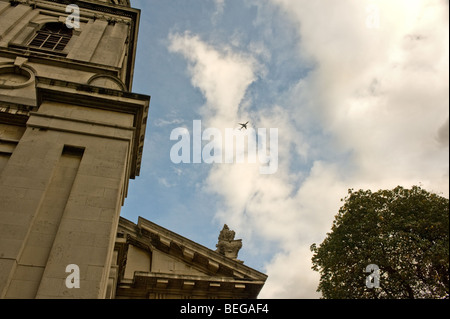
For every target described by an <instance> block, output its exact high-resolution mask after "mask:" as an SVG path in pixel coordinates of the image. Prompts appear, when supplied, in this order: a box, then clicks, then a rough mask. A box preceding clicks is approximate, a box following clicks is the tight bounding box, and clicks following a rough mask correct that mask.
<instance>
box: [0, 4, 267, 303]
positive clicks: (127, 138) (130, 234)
mask: <svg viewBox="0 0 450 319" xmlns="http://www.w3.org/2000/svg"><path fill="white" fill-rule="evenodd" d="M73 2H75V3H76V6H75V7H74V6H73V5H72V1H70V0H11V1H8V0H0V298H255V297H256V296H257V295H258V293H259V291H260V289H261V288H262V286H263V285H264V282H265V280H266V278H267V277H266V275H264V274H262V273H260V272H258V271H256V270H253V269H251V268H249V267H247V266H245V265H243V263H242V262H240V261H239V260H237V255H236V256H235V257H236V258H233V256H234V255H226V254H225V253H224V251H225V250H226V249H225V250H224V247H225V248H226V247H231V246H233V247H235V246H236V244H237V246H239V243H236V241H235V240H234V238H233V239H231V240H230V242H229V243H228V244H227V243H224V242H223V241H222V242H221V241H219V243H218V251H213V250H210V249H208V248H206V247H203V246H201V245H199V244H197V243H194V242H192V241H190V240H188V239H186V238H184V237H182V236H180V235H177V234H175V233H173V232H170V231H169V230H166V229H164V228H162V227H160V226H158V225H155V224H153V223H151V222H150V221H147V220H145V219H143V218H140V219H139V221H138V223H137V225H136V224H134V223H132V222H130V221H128V220H126V219H124V218H122V217H120V209H121V207H122V205H123V204H124V201H125V198H126V195H127V190H128V182H129V179H134V178H135V177H137V176H139V171H140V165H141V160H142V152H143V147H144V145H143V143H144V137H145V130H146V122H147V117H148V113H149V104H150V97H149V96H146V95H142V94H136V93H132V82H133V70H134V64H135V56H136V44H137V36H138V29H139V19H140V11H139V10H137V9H133V8H131V6H130V3H129V1H127V0H103V1H100V0H97V1H94V0H78V1H73ZM77 16H79V21H77V20H76V19H74V17H77ZM72 22H79V24H78V25H74V24H71V23H72ZM233 237H234V235H233ZM239 247H240V246H239ZM219 248H220V249H219ZM228 253H229V252H228ZM236 254H237V253H236ZM230 256H231V257H230Z"/></svg>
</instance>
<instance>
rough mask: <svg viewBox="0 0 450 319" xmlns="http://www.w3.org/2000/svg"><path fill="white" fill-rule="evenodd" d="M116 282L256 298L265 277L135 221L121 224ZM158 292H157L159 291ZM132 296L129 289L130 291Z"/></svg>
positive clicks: (182, 239)
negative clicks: (117, 278)
mask: <svg viewBox="0 0 450 319" xmlns="http://www.w3.org/2000/svg"><path fill="white" fill-rule="evenodd" d="M116 250H117V251H118V265H119V273H120V274H121V275H120V276H119V277H120V278H119V282H122V286H121V287H122V288H124V289H125V287H128V288H133V287H134V288H135V289H137V288H138V287H141V289H144V288H145V287H146V288H145V289H149V290H150V291H154V290H155V289H156V290H158V289H159V290H161V289H168V287H170V289H171V290H172V291H173V290H176V291H185V290H186V289H197V290H201V291H203V292H204V291H209V292H211V291H213V292H214V291H216V293H224V292H226V293H228V295H229V296H233V294H236V293H242V294H243V293H244V292H245V293H246V295H245V294H244V295H243V296H247V297H248V298H252V297H256V296H257V294H258V293H259V291H260V289H261V288H262V286H263V285H264V282H265V280H266V279H267V276H266V275H265V274H263V273H261V272H259V271H257V270H255V269H252V268H250V267H248V266H246V265H244V264H243V263H242V262H240V261H237V260H234V259H231V258H228V257H225V256H224V255H222V254H220V253H218V252H216V251H214V250H211V249H209V248H207V247H205V246H202V245H200V244H198V243H195V242H193V241H191V240H189V239H187V238H185V237H182V236H180V235H179V234H176V233H174V232H172V231H169V230H167V229H165V228H163V227H161V226H159V225H156V224H154V223H152V222H150V221H148V220H146V219H144V218H141V217H140V218H139V220H138V223H137V225H136V224H134V223H132V222H131V221H128V220H126V219H124V218H121V219H120V222H119V228H118V238H117V240H116ZM159 290H158V291H159ZM130 291H131V290H130Z"/></svg>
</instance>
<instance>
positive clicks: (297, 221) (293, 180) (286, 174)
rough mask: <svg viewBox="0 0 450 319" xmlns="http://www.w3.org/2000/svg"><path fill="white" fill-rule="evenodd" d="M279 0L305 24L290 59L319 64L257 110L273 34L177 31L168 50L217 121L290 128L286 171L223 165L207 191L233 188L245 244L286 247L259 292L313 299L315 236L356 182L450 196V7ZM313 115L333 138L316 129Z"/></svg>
mask: <svg viewBox="0 0 450 319" xmlns="http://www.w3.org/2000/svg"><path fill="white" fill-rule="evenodd" d="M269 2H271V3H272V4H275V5H277V6H279V7H280V8H281V9H282V10H283V11H284V12H285V16H289V18H290V19H291V21H292V23H293V24H295V25H296V26H297V29H298V33H299V35H300V37H299V39H300V43H299V46H298V48H299V49H300V51H299V52H296V54H297V58H298V60H297V61H292V63H298V61H305V60H308V61H310V62H313V63H314V64H315V65H316V67H315V69H314V70H312V71H311V72H310V73H309V74H308V75H307V76H306V77H305V78H303V79H302V80H301V81H299V82H298V83H296V85H293V86H292V87H291V88H290V89H289V90H286V91H287V97H286V96H284V97H283V99H281V97H280V100H279V101H277V103H278V104H274V105H273V107H272V108H266V109H264V110H261V109H260V110H251V111H250V109H249V108H247V106H248V104H251V102H252V101H251V100H248V98H247V97H246V92H247V91H248V89H249V87H250V86H251V85H252V83H254V82H255V81H257V80H258V77H259V76H260V75H261V74H262V73H263V69H264V66H262V65H261V64H262V62H264V63H269V61H270V59H271V57H272V56H273V53H272V52H270V49H271V48H269V47H268V46H267V45H266V44H264V43H258V48H259V49H258V50H257V49H256V47H249V48H247V50H248V51H246V50H245V49H243V50H241V51H240V52H239V51H238V50H237V49H236V48H235V47H234V49H231V48H230V47H229V46H227V45H226V44H224V45H223V46H217V45H216V46H212V45H210V44H208V43H205V42H204V41H202V40H201V39H200V38H199V37H198V36H196V35H192V34H191V33H189V32H186V33H184V34H172V35H170V41H171V45H170V50H171V52H176V53H179V54H182V55H183V57H184V58H185V59H186V60H187V61H188V63H189V64H188V71H189V75H190V77H191V83H192V85H193V86H194V87H196V88H198V89H199V90H200V91H201V92H202V94H203V95H204V97H205V99H206V104H205V105H204V107H203V110H202V115H203V120H204V121H205V122H206V123H207V125H209V126H212V127H216V128H219V129H223V128H226V127H230V125H235V123H236V122H237V121H240V120H241V119H242V118H244V117H245V118H251V120H252V125H253V126H254V127H266V128H269V127H277V128H279V129H280V133H279V170H278V172H277V173H276V174H273V175H261V174H259V172H258V165H253V164H234V165H232V164H221V165H215V166H212V167H211V170H210V173H209V176H208V177H207V179H206V180H205V181H204V183H203V190H204V191H207V192H211V193H214V194H218V195H220V196H221V198H223V203H224V205H223V207H222V208H221V210H220V211H218V212H217V213H216V218H218V219H219V220H220V221H222V222H226V223H227V224H229V225H230V227H231V228H233V229H235V230H236V233H237V235H238V236H239V237H242V238H243V239H244V247H245V245H248V246H249V247H251V248H252V249H254V250H255V251H256V252H254V253H255V254H257V252H258V251H263V250H264V248H263V247H261V246H263V245H265V244H266V243H269V242H270V243H272V244H273V243H276V244H277V245H278V246H277V247H278V249H279V252H278V253H277V254H276V255H275V256H274V258H273V259H272V260H271V261H269V262H268V263H267V264H266V271H267V274H268V275H269V280H268V281H267V283H266V285H265V287H264V289H263V291H262V292H261V295H260V297H265V298H315V297H317V296H318V294H317V293H316V292H315V290H316V288H317V285H318V275H317V274H316V273H314V272H313V271H312V270H311V253H310V252H309V246H310V245H311V244H312V243H314V242H316V243H320V242H321V241H322V240H323V238H324V237H325V235H326V232H328V231H329V230H330V227H331V223H332V220H333V218H334V215H335V214H337V212H338V209H339V206H340V205H341V204H342V203H341V202H340V198H342V197H344V196H345V195H346V190H347V188H355V189H358V188H370V189H372V190H377V189H379V188H393V187H395V186H397V185H402V186H405V187H410V186H412V185H414V184H419V183H421V184H422V185H423V186H424V187H425V188H426V189H427V190H432V191H436V192H442V193H443V194H444V195H446V196H448V179H449V176H448V174H449V173H448V172H449V169H448V102H449V101H448V5H447V4H446V2H445V1H437V0H436V1H395V2H392V1H381V0H379V1H366V2H364V1H350V0H349V1H344V0H342V1H309V0H307V1H306V0H305V1H300V0H271V1H269ZM370 3H375V4H376V5H378V6H379V12H380V26H379V28H368V27H367V18H368V16H367V14H368V12H367V10H366V9H367V5H368V4H370ZM266 4H267V3H266ZM258 5H263V4H261V3H259V4H258ZM269 25H270V24H269ZM267 34H271V32H267ZM279 36H282V35H279ZM274 50H275V49H274ZM258 52H260V53H258ZM261 52H262V53H264V54H262V53H261ZM258 59H259V60H258ZM261 60H262V62H261ZM230 123H231V124H230ZM311 123H317V124H318V127H316V128H314V129H315V130H316V131H317V132H320V133H321V134H322V135H323V136H317V135H314V136H312V135H311V134H312V133H311V132H310V131H311V130H312V128H311ZM324 136H325V137H326V138H327V139H328V140H326V138H325V137H324ZM344 154H347V155H346V157H345V156H344ZM302 163H303V164H305V167H301V164H302ZM246 243H247V244H246ZM250 266H251V265H250ZM362 284H363V283H362Z"/></svg>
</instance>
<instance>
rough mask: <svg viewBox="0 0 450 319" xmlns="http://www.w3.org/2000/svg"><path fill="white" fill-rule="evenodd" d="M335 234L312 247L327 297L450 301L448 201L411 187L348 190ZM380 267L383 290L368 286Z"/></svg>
mask: <svg viewBox="0 0 450 319" xmlns="http://www.w3.org/2000/svg"><path fill="white" fill-rule="evenodd" d="M342 201H344V205H343V206H342V207H341V208H340V210H339V213H338V214H337V215H336V218H335V220H334V222H333V225H332V228H331V232H330V233H327V236H326V238H325V240H324V241H323V242H322V243H321V244H320V246H319V247H317V245H316V244H313V245H311V251H312V252H313V253H314V254H313V257H312V262H313V267H312V268H313V269H314V270H315V271H318V272H319V273H320V275H321V278H320V282H319V286H318V288H317V291H318V292H322V296H323V298H339V299H342V298H449V200H448V199H447V198H444V197H441V196H439V195H436V194H432V193H429V192H427V191H425V190H423V189H421V188H420V187H418V186H414V187H412V189H404V188H403V187H400V186H398V187H396V188H395V189H393V190H380V191H378V192H376V193H372V192H371V191H370V190H366V191H364V190H359V191H357V192H354V191H353V190H349V192H348V196H347V197H346V198H344V199H342ZM370 264H375V265H377V266H378V267H379V277H378V278H379V287H378V288H375V287H372V288H369V287H370V286H371V285H366V279H369V280H370V282H372V278H370V277H369V278H368V276H369V275H370V276H372V277H374V276H375V275H376V274H370V273H365V270H366V267H367V266H368V265H370Z"/></svg>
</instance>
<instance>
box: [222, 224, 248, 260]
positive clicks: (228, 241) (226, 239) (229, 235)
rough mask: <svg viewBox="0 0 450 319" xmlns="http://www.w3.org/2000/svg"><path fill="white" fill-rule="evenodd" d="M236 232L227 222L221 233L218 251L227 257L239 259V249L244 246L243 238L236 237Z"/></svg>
mask: <svg viewBox="0 0 450 319" xmlns="http://www.w3.org/2000/svg"><path fill="white" fill-rule="evenodd" d="M234 236H235V232H234V231H233V230H230V228H228V225H227V224H225V225H224V226H223V229H222V230H221V231H220V234H219V242H218V243H217V245H216V247H217V249H216V251H217V252H218V253H220V254H222V255H224V256H225V257H228V258H232V259H237V256H238V253H239V250H240V249H241V248H242V239H234Z"/></svg>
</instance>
